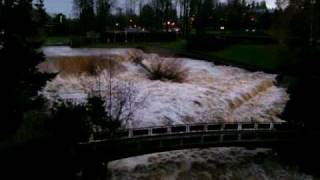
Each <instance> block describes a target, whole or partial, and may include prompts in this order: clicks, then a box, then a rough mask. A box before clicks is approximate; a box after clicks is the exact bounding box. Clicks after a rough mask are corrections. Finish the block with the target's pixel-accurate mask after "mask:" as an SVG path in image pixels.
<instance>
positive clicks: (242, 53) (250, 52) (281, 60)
mask: <svg viewBox="0 0 320 180" xmlns="http://www.w3.org/2000/svg"><path fill="white" fill-rule="evenodd" d="M204 53H205V54H207V55H208V56H209V57H217V58H219V59H223V60H226V61H230V62H232V63H238V64H242V65H249V66H253V67H257V68H262V69H268V70H278V69H279V68H281V67H283V65H284V64H286V63H288V57H287V54H289V52H287V51H286V49H285V48H282V47H280V46H277V45H244V44H239V45H234V46H231V47H229V48H226V49H224V50H221V51H217V52H204Z"/></svg>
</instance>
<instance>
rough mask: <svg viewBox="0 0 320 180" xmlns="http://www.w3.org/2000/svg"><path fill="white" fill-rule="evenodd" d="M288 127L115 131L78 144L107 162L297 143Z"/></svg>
mask: <svg viewBox="0 0 320 180" xmlns="http://www.w3.org/2000/svg"><path fill="white" fill-rule="evenodd" d="M299 132H300V131H299V128H297V127H296V126H293V125H290V124H288V123H282V122H277V123H208V124H188V125H174V126H163V127H148V128H137V129H126V130H121V131H118V132H117V133H116V134H115V135H114V136H113V137H112V138H107V139H102V138H101V139H100V140H93V141H89V142H83V143H79V146H80V149H81V152H82V153H86V155H89V154H91V155H94V156H98V157H100V158H103V157H105V158H107V159H108V160H115V159H121V158H126V157H130V156H136V155H142V154H148V153H155V152H163V151H170V150H179V149H188V148H207V147H246V148H259V147H261V148H275V147H278V146H284V145H286V144H287V143H290V142H294V141H297V140H298V139H299V137H300V136H299V134H300V133H299Z"/></svg>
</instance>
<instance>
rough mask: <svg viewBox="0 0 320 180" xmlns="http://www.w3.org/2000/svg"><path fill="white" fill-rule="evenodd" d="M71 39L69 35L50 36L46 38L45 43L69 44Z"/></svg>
mask: <svg viewBox="0 0 320 180" xmlns="http://www.w3.org/2000/svg"><path fill="white" fill-rule="evenodd" d="M69 41H70V37H69V36H50V37H47V38H46V40H45V44H68V43H69Z"/></svg>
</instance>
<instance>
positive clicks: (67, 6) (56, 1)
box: [44, 0, 275, 17]
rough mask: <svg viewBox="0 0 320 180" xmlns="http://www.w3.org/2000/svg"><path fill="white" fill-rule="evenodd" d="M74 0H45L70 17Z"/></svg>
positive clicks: (51, 9) (53, 9) (269, 0)
mask: <svg viewBox="0 0 320 180" xmlns="http://www.w3.org/2000/svg"><path fill="white" fill-rule="evenodd" d="M72 1H73V0H44V3H45V6H46V9H47V11H48V12H49V13H63V14H66V15H67V16H69V17H70V16H72ZM123 1H125V0H116V2H117V5H116V6H121V4H122V3H123ZM256 1H261V0H256ZM266 2H267V6H268V7H269V8H273V7H275V5H274V2H275V0H266Z"/></svg>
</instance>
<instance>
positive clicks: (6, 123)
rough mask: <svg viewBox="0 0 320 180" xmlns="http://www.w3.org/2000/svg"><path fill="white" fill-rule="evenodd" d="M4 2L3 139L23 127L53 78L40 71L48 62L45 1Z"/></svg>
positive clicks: (0, 55)
mask: <svg viewBox="0 0 320 180" xmlns="http://www.w3.org/2000/svg"><path fill="white" fill-rule="evenodd" d="M32 3H33V2H32V0H4V1H1V2H0V9H1V11H0V13H1V14H0V17H1V21H0V23H1V24H0V60H1V63H2V66H3V67H5V68H4V69H3V70H2V71H1V78H2V79H3V80H2V83H3V85H4V88H3V96H4V97H3V98H2V105H3V108H2V110H3V113H2V117H1V120H0V137H2V138H3V137H5V136H8V135H11V134H13V133H14V132H15V130H16V129H17V128H18V127H19V126H20V124H21V122H22V121H23V119H24V113H25V112H26V111H28V110H30V109H32V108H35V106H36V105H39V104H37V103H36V102H37V101H36V98H35V97H36V96H37V91H38V90H40V88H41V87H42V86H43V85H44V84H45V82H46V80H47V79H48V77H49V76H46V75H44V74H41V73H39V72H38V71H37V69H36V65H38V64H39V63H40V62H42V61H43V60H44V56H43V54H42V53H41V51H40V47H41V45H42V40H41V33H42V32H43V29H42V26H43V25H44V23H45V22H46V20H47V15H46V13H45V10H44V8H43V1H42V0H39V1H36V2H34V3H35V5H33V4H32Z"/></svg>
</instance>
